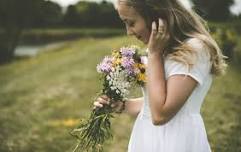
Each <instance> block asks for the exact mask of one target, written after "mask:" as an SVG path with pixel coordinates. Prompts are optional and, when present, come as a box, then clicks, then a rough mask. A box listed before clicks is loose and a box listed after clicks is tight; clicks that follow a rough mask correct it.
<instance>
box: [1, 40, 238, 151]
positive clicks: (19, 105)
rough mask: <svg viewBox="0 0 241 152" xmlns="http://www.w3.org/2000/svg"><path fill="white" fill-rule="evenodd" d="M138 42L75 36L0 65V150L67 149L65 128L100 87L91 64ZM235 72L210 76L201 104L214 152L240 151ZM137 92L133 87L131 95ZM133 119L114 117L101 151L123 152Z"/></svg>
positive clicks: (88, 105) (82, 114) (231, 69)
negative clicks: (34, 54)
mask: <svg viewBox="0 0 241 152" xmlns="http://www.w3.org/2000/svg"><path fill="white" fill-rule="evenodd" d="M133 43H134V44H138V43H137V42H136V41H134V40H133V39H130V38H125V37H115V38H106V39H91V38H89V39H80V40H77V41H72V42H69V43H66V45H65V46H64V47H63V48H61V49H58V50H55V51H52V52H51V51H49V52H46V53H43V54H40V55H39V56H37V57H35V58H29V59H24V60H16V61H15V62H13V63H11V64H8V65H2V66H0V97H1V98H0V130H1V131H0V151H1V152H33V151H34V152H65V151H66V152H68V151H71V150H72V149H73V146H74V144H75V139H74V138H73V137H72V136H70V134H69V132H70V131H71V129H73V128H74V127H75V126H76V125H77V123H78V121H79V118H84V117H88V116H89V112H90V109H91V108H92V99H93V97H94V96H95V94H96V93H97V92H98V91H99V89H100V83H99V81H98V79H99V77H98V74H97V72H96V64H97V63H98V62H99V61H100V60H101V58H102V57H103V56H104V55H106V54H108V53H109V51H110V50H111V49H113V48H119V47H120V46H122V45H124V44H133ZM240 84H241V71H240V70H239V69H238V66H234V65H230V66H229V68H228V71H227V74H226V75H225V76H224V77H219V78H217V79H215V81H214V85H213V86H212V88H211V90H210V92H209V94H208V96H207V98H206V100H205V102H204V105H203V108H202V114H203V118H204V121H205V125H206V130H207V133H208V138H209V141H210V144H211V147H212V150H213V151H214V152H239V151H241V117H240V113H241V101H240V99H241V86H240ZM138 95H140V94H139V92H138V91H135V93H133V94H132V95H131V96H138ZM133 122H134V119H133V118H131V117H129V116H127V115H121V116H117V117H116V119H115V120H114V121H113V132H114V138H113V140H112V141H108V142H107V144H106V145H105V149H106V150H105V152H125V151H126V149H127V144H128V139H129V136H130V132H131V127H132V125H133Z"/></svg>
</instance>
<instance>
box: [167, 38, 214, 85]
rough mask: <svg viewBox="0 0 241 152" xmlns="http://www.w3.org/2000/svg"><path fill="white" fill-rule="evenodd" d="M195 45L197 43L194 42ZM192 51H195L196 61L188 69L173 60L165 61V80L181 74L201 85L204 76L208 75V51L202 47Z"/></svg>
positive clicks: (209, 66) (196, 47)
mask: <svg viewBox="0 0 241 152" xmlns="http://www.w3.org/2000/svg"><path fill="white" fill-rule="evenodd" d="M195 43H197V42H196V41H195ZM192 44H193V42H192ZM194 49H196V50H195V51H196V52H195V55H196V58H195V59H196V61H194V65H193V66H192V67H190V68H189V67H188V66H187V65H185V64H184V63H181V62H178V61H174V60H173V59H167V60H166V65H165V66H166V67H165V70H166V71H165V72H166V78H167V79H168V78H169V77H171V76H173V75H179V74H181V75H186V76H190V77H192V78H193V79H194V80H196V81H197V82H198V83H199V84H200V85H202V84H203V82H204V81H205V78H206V76H207V75H208V74H209V73H210V68H211V63H210V56H209V53H208V51H206V50H205V49H206V48H205V47H203V45H197V46H195V47H194Z"/></svg>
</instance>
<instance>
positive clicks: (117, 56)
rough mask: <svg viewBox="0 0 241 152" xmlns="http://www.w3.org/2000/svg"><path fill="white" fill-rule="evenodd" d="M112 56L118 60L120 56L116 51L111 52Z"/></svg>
mask: <svg viewBox="0 0 241 152" xmlns="http://www.w3.org/2000/svg"><path fill="white" fill-rule="evenodd" d="M112 56H113V57H114V58H119V57H120V54H119V52H118V51H116V50H114V51H113V52H112Z"/></svg>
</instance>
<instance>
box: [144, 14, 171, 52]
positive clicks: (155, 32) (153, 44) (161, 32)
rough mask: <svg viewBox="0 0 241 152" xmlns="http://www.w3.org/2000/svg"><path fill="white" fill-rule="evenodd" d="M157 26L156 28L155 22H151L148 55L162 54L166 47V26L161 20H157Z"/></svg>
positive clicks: (167, 36)
mask: <svg viewBox="0 0 241 152" xmlns="http://www.w3.org/2000/svg"><path fill="white" fill-rule="evenodd" d="M158 24H159V26H158V27H157V25H156V22H155V21H153V22H152V30H151V35H150V38H149V42H148V49H149V53H150V54H153V53H154V54H155V53H158V54H161V55H162V54H163V52H164V49H165V47H166V46H167V43H168V40H169V38H170V36H169V33H168V30H167V25H166V24H165V23H164V22H163V20H162V19H160V18H159V19H158Z"/></svg>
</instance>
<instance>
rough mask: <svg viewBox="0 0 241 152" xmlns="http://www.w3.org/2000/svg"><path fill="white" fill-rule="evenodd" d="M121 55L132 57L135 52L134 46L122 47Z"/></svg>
mask: <svg viewBox="0 0 241 152" xmlns="http://www.w3.org/2000/svg"><path fill="white" fill-rule="evenodd" d="M120 52H121V55H122V56H123V57H132V56H133V55H134V54H135V49H134V48H128V47H122V48H121V49H120Z"/></svg>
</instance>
